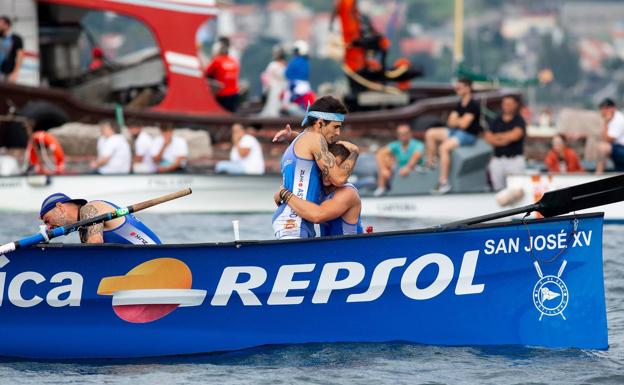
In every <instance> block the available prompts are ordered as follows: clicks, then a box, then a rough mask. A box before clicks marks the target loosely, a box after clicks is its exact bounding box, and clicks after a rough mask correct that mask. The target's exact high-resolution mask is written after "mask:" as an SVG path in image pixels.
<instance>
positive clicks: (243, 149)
mask: <svg viewBox="0 0 624 385" xmlns="http://www.w3.org/2000/svg"><path fill="white" fill-rule="evenodd" d="M252 130H254V128H250V130H249V132H252ZM249 132H247V133H246V132H245V129H244V128H243V125H242V124H239V123H236V124H234V125H233V126H232V150H230V160H222V161H220V162H218V163H217V165H216V167H215V172H217V173H226V174H249V175H262V174H264V156H263V155H262V146H260V143H259V142H258V139H256V138H255V137H254V136H253V135H252V134H250V133H249Z"/></svg>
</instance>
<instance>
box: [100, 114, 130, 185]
mask: <svg viewBox="0 0 624 385" xmlns="http://www.w3.org/2000/svg"><path fill="white" fill-rule="evenodd" d="M120 131H121V130H120V128H119V125H117V123H116V122H114V121H112V120H104V121H102V122H100V133H101V136H100V137H99V138H98V142H97V159H96V160H94V161H93V162H91V168H92V169H94V170H97V172H98V173H100V174H128V173H129V172H130V168H131V166H132V153H131V151H130V144H128V141H127V140H126V138H125V137H124V136H123V135H121V134H120Z"/></svg>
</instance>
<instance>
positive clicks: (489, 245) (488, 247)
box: [484, 239, 494, 255]
mask: <svg viewBox="0 0 624 385" xmlns="http://www.w3.org/2000/svg"><path fill="white" fill-rule="evenodd" d="M484 252H485V254H487V255H492V254H494V240H493V239H488V240H487V241H485V251H484Z"/></svg>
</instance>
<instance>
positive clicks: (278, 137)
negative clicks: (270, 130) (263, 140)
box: [273, 124, 292, 143]
mask: <svg viewBox="0 0 624 385" xmlns="http://www.w3.org/2000/svg"><path fill="white" fill-rule="evenodd" d="M291 134H292V129H291V128H290V124H287V125H286V128H284V129H283V130H280V131H279V132H278V133H277V134H275V136H274V137H273V143H275V142H281V141H284V140H287V139H288V138H290V135H291Z"/></svg>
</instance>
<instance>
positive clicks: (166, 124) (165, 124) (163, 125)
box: [158, 122, 173, 131]
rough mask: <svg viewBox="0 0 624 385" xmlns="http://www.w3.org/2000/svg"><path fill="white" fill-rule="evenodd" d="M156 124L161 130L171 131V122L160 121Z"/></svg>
mask: <svg viewBox="0 0 624 385" xmlns="http://www.w3.org/2000/svg"><path fill="white" fill-rule="evenodd" d="M158 126H159V127H160V129H161V130H162V131H173V123H169V122H162V123H160V124H159V125H158Z"/></svg>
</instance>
